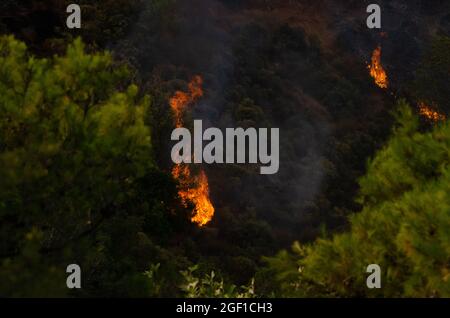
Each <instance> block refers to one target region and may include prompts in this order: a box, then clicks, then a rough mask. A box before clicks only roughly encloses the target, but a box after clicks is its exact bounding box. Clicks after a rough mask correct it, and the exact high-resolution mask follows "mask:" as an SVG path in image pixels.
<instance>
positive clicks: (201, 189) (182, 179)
mask: <svg viewBox="0 0 450 318" xmlns="http://www.w3.org/2000/svg"><path fill="white" fill-rule="evenodd" d="M202 84H203V80H202V78H201V77H200V76H195V77H194V78H193V79H192V81H191V82H190V83H189V92H182V91H177V92H176V93H175V95H174V96H173V97H172V98H171V99H170V102H169V103H170V107H171V108H172V110H173V112H174V115H175V125H176V127H182V126H183V115H184V112H185V111H186V108H187V107H188V106H189V105H190V104H192V103H193V102H195V101H196V100H197V99H199V98H200V97H202V96H203V90H202ZM172 176H173V177H174V178H175V179H176V180H178V182H179V189H178V195H179V196H180V198H181V200H182V202H183V204H184V205H185V206H187V205H188V203H190V202H192V203H193V204H194V216H193V217H192V218H191V221H192V222H194V223H196V224H198V225H199V226H204V225H206V224H208V223H209V222H210V221H211V219H212V217H213V215H214V206H213V205H212V203H211V200H210V198H209V184H208V177H207V176H206V173H205V172H204V171H203V170H201V171H200V173H199V174H198V175H193V173H192V171H191V170H190V168H189V166H187V165H185V164H178V165H176V166H174V167H173V169H172Z"/></svg>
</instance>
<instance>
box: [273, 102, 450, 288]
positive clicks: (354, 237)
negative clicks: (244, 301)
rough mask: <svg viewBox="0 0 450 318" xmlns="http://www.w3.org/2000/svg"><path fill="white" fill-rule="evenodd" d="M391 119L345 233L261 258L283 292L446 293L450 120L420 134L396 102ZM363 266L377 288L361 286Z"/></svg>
mask: <svg viewBox="0 0 450 318" xmlns="http://www.w3.org/2000/svg"><path fill="white" fill-rule="evenodd" d="M397 120H398V125H397V128H396V129H395V131H394V135H393V137H392V138H391V140H390V141H389V143H388V145H387V146H386V147H385V148H384V149H383V150H381V151H380V152H379V153H378V154H377V156H376V157H375V159H374V160H373V161H372V162H371V163H370V165H369V171H368V173H367V176H365V177H364V178H362V179H361V181H360V185H361V190H360V193H361V195H360V201H361V204H363V206H364V208H363V211H362V212H361V213H359V214H356V215H354V216H352V217H351V229H350V231H349V232H346V233H343V234H337V235H334V236H333V237H332V238H331V239H319V240H317V241H316V242H315V243H314V244H312V245H299V244H296V245H295V246H294V249H293V250H294V252H295V253H294V254H288V253H287V252H281V253H280V254H279V255H278V256H277V257H275V258H272V259H268V263H269V265H270V266H269V267H270V268H272V270H274V271H275V272H276V273H277V275H278V279H279V281H280V282H281V289H282V290H283V293H284V294H285V295H289V296H319V295H322V296H341V297H356V296H357V297H362V296H367V297H380V296H383V297H448V296H449V295H450V268H449V264H450V231H449V229H450V200H449V196H448V193H449V190H450V169H449V162H450V152H449V149H450V123H449V122H446V123H444V124H442V125H439V126H436V127H435V128H434V129H433V130H432V131H431V132H420V131H419V130H418V118H417V117H416V116H415V115H413V113H412V111H411V109H410V108H409V107H408V105H407V104H406V103H405V102H403V101H402V102H400V105H399V111H398V113H397ZM369 264H379V265H380V266H381V269H382V288H381V289H372V290H371V289H368V288H367V287H366V277H367V274H366V273H365V270H366V268H367V266H368V265H369Z"/></svg>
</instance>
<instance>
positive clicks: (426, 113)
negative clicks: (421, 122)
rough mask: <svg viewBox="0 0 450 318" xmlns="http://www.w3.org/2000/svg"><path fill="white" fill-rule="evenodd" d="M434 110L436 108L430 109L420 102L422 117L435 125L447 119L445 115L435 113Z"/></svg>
mask: <svg viewBox="0 0 450 318" xmlns="http://www.w3.org/2000/svg"><path fill="white" fill-rule="evenodd" d="M433 108H434V107H430V106H428V105H427V104H425V103H424V102H419V114H420V115H421V116H423V117H425V118H426V119H428V120H430V121H432V122H435V123H436V122H438V121H443V120H446V119H447V117H446V116H445V115H444V114H441V113H439V112H437V111H435V110H434V109H433Z"/></svg>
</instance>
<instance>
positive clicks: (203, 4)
mask: <svg viewBox="0 0 450 318" xmlns="http://www.w3.org/2000/svg"><path fill="white" fill-rule="evenodd" d="M157 9H158V10H165V9H164V8H162V9H161V8H155V7H154V6H153V5H152V1H147V2H146V4H145V8H144V9H143V11H142V14H141V16H140V18H139V20H138V21H137V22H136V25H135V26H134V28H133V30H132V32H131V33H130V35H129V37H128V38H126V39H124V40H123V41H121V43H119V44H118V45H117V46H116V48H115V51H116V53H117V54H118V55H120V56H121V57H122V58H126V59H128V60H129V61H130V62H131V63H132V64H133V65H135V67H136V68H137V69H138V70H139V73H140V74H141V75H142V76H143V77H144V80H145V77H147V79H149V78H151V77H152V76H154V74H158V76H159V79H161V80H162V81H166V82H167V83H168V85H169V86H170V85H172V84H173V83H178V82H179V81H182V82H183V83H184V82H187V81H189V79H190V77H192V76H193V75H195V74H200V75H201V76H202V77H203V79H204V90H205V96H204V98H203V99H201V100H200V101H199V102H198V103H197V105H196V106H195V110H194V112H193V114H192V116H193V118H196V119H202V120H203V125H204V128H205V129H206V128H207V127H209V126H214V127H219V128H222V129H225V128H227V127H241V126H243V127H244V128H246V127H248V126H257V127H267V128H270V127H277V128H280V170H279V173H278V174H276V175H273V176H267V175H266V176H261V175H260V174H259V167H258V166H253V165H217V166H215V165H212V166H206V167H204V168H205V169H206V171H207V174H208V177H209V180H210V191H211V196H212V199H213V203H214V205H215V207H216V211H217V212H216V213H217V214H219V217H218V218H219V219H220V213H221V210H224V209H227V210H230V211H231V212H232V213H236V214H245V213H256V217H258V218H260V219H264V220H266V221H268V222H270V223H271V224H272V225H273V226H275V227H276V226H279V227H280V228H291V230H294V229H292V227H295V226H294V225H295V224H297V223H299V222H300V220H301V219H302V218H303V215H304V213H305V211H304V210H305V208H306V207H308V206H309V205H310V204H312V202H313V201H314V199H315V196H316V194H317V193H318V192H319V191H320V185H321V181H322V179H323V176H324V171H323V167H322V161H323V150H324V147H325V144H326V142H327V138H328V135H329V125H328V119H327V115H326V111H325V110H324V108H323V107H322V106H321V105H320V104H319V103H318V102H317V101H315V100H314V99H313V98H312V97H310V96H308V95H307V94H306V93H304V92H303V90H302V85H301V82H302V81H304V78H305V77H307V76H308V74H301V69H302V68H304V67H305V65H306V64H308V63H310V62H311V61H309V60H308V59H309V57H308V52H306V53H305V54H304V53H302V52H299V51H298V50H297V51H296V49H290V48H280V49H276V50H274V52H273V53H274V55H273V57H271V59H272V60H270V59H269V60H267V58H268V57H267V55H270V52H268V50H269V51H270V50H272V49H273V48H272V46H273V45H278V44H277V43H274V42H273V41H277V40H276V39H275V37H276V35H277V32H280V31H279V29H280V28H281V25H280V24H277V23H274V25H273V26H270V27H266V24H265V23H267V20H264V21H260V19H259V18H258V17H257V16H251V15H248V12H247V11H246V10H243V9H242V8H241V7H240V6H239V5H234V6H225V5H224V4H223V2H220V1H211V0H191V1H178V2H176V5H175V6H173V7H168V8H167V11H166V13H165V14H164V16H165V17H163V18H161V17H158V15H157V12H156V11H155V10H157ZM296 32H298V33H299V34H300V37H299V41H305V39H304V38H303V37H302V36H303V35H304V34H303V32H302V31H301V30H300V29H299V30H297V31H296ZM288 36H290V35H289V34H288ZM294 36H297V35H294ZM300 44H301V43H300ZM279 45H284V44H282V43H280V44H279ZM304 46H305V47H304V49H305V50H306V51H307V50H308V47H307V45H306V44H304ZM252 55H253V57H252ZM264 55H265V56H264ZM248 59H249V60H248ZM252 59H254V61H252ZM259 59H261V60H264V61H263V62H262V65H261V66H262V67H263V68H264V69H260V70H258V67H257V66H254V65H252V63H259V61H256V60H259ZM291 64H294V66H295V67H294V68H293V69H291V67H292V65H291ZM258 71H261V73H258ZM264 72H266V73H267V72H268V73H270V74H265V73H264ZM291 72H296V73H298V74H291ZM172 93H173V92H172ZM262 94H267V98H264V96H262ZM246 97H248V98H249V99H251V101H252V103H250V102H249V104H250V105H247V104H246V101H245V99H246ZM167 107H168V105H167ZM213 224H214V223H213ZM216 225H217V226H219V227H220V222H219V223H218V224H217V223H216ZM295 230H297V231H301V229H295Z"/></svg>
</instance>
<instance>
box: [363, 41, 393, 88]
mask: <svg viewBox="0 0 450 318" xmlns="http://www.w3.org/2000/svg"><path fill="white" fill-rule="evenodd" d="M367 68H368V69H369V70H370V76H371V77H372V78H373V79H374V80H375V84H377V85H378V86H379V87H381V88H388V86H389V80H388V77H387V74H386V71H385V70H384V68H383V66H382V65H381V46H378V47H377V48H376V49H375V50H374V51H373V53H372V61H371V64H370V65H368V66H367Z"/></svg>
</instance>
